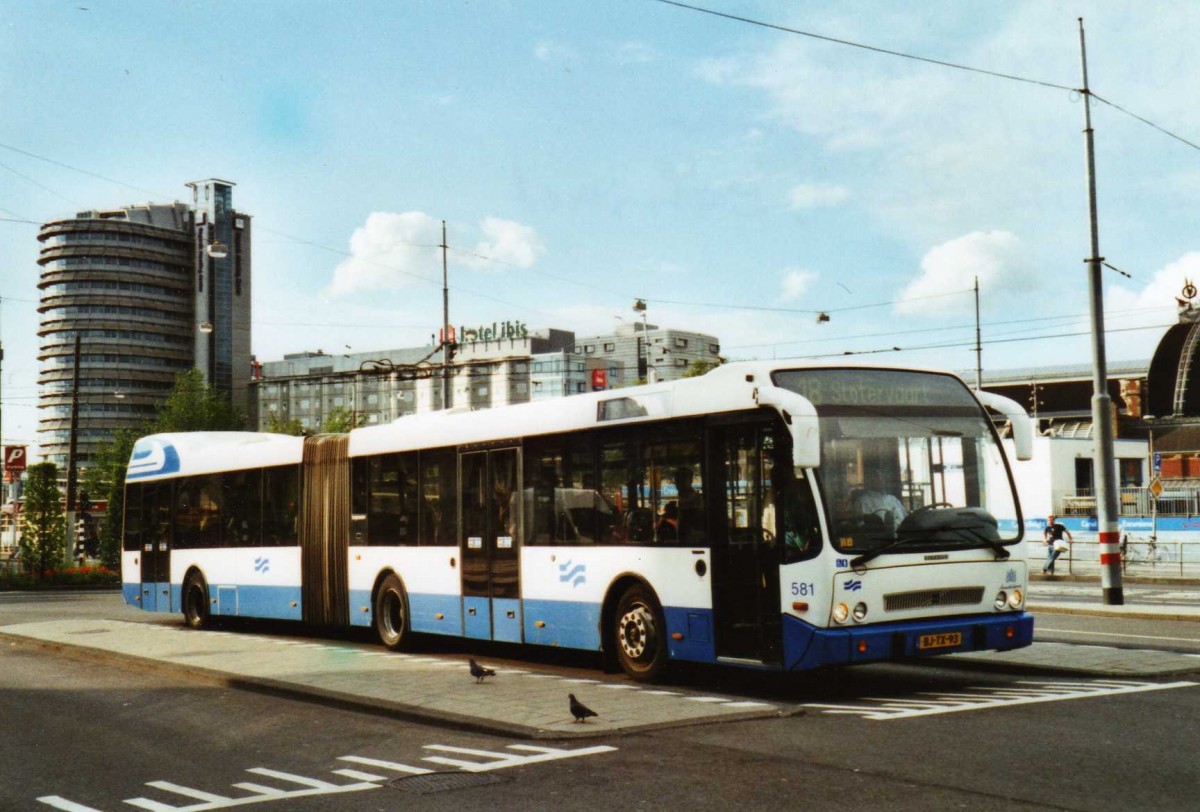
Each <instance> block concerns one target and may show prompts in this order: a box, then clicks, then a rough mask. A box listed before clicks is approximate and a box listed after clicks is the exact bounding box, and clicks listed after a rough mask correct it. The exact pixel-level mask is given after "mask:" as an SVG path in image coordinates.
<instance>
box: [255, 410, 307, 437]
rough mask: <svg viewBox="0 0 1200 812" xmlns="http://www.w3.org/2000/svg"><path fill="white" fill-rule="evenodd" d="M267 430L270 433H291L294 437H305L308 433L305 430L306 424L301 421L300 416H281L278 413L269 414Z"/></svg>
mask: <svg viewBox="0 0 1200 812" xmlns="http://www.w3.org/2000/svg"><path fill="white" fill-rule="evenodd" d="M265 431H266V432H267V433H269V434H290V435H292V436H293V437H303V436H304V435H305V434H306V433H307V432H305V430H304V424H303V423H301V422H300V418H298V417H280V416H279V415H277V414H269V415H267V427H266V429H265Z"/></svg>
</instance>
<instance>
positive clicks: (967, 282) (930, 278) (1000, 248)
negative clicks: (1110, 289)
mask: <svg viewBox="0 0 1200 812" xmlns="http://www.w3.org/2000/svg"><path fill="white" fill-rule="evenodd" d="M976 276H978V277H979V290H980V297H981V300H982V301H985V302H987V303H988V306H989V309H994V308H996V307H998V306H999V305H1001V304H1003V303H1005V302H1011V301H1012V300H1013V299H1014V298H1016V297H1017V296H1020V297H1028V296H1029V294H1030V293H1032V292H1033V291H1035V290H1036V289H1037V288H1039V287H1040V286H1041V280H1040V279H1039V277H1038V275H1037V273H1036V272H1035V270H1034V268H1033V266H1032V264H1031V263H1030V262H1029V260H1028V259H1027V257H1026V255H1025V249H1024V248H1023V246H1022V245H1021V241H1020V240H1019V239H1018V238H1017V235H1015V234H1013V233H1012V232H1010V231H973V232H971V233H970V234H965V235H963V236H961V237H956V238H955V239H953V240H950V241H948V242H944V243H942V244H941V245H938V246H935V247H934V248H931V249H930V250H929V251H928V253H926V254H925V256H924V257H922V258H921V273H920V274H919V275H918V276H917V278H916V279H914V280H913V281H911V282H909V283H908V285H906V286H905V288H904V289H903V290H902V291H901V292H900V296H899V297H898V298H899V301H898V302H897V303H896V305H895V309H896V312H897V313H903V314H907V315H917V314H930V313H945V312H949V311H952V310H954V309H957V308H959V307H966V305H965V304H963V303H965V302H966V301H967V299H966V297H965V296H964V297H963V303H960V302H958V300H957V299H955V300H951V298H950V297H948V296H945V295H944V294H950V293H955V292H958V291H966V290H969V289H971V288H972V287H973V286H974V278H975V277H976ZM1026 301H1028V299H1026Z"/></svg>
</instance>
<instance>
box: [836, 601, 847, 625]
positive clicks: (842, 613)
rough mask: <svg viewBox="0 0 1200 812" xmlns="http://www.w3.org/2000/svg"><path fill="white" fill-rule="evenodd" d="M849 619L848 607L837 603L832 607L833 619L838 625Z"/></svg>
mask: <svg viewBox="0 0 1200 812" xmlns="http://www.w3.org/2000/svg"><path fill="white" fill-rule="evenodd" d="M848 617H850V607H849V606H847V605H846V604H844V603H839V604H838V605H837V606H835V607H833V619H834V620H836V621H837V622H838V623H845V622H846V618H848Z"/></svg>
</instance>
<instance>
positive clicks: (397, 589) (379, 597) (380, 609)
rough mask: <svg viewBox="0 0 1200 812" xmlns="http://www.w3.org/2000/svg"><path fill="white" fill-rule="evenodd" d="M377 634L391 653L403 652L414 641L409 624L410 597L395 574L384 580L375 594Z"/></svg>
mask: <svg viewBox="0 0 1200 812" xmlns="http://www.w3.org/2000/svg"><path fill="white" fill-rule="evenodd" d="M375 633H376V634H377V635H379V642H381V643H383V645H384V646H385V647H386V648H387V649H389V650H390V651H403V650H404V649H406V648H408V646H409V644H410V642H411V640H412V632H411V631H410V629H409V622H408V595H406V594H405V592H404V584H402V583H401V582H400V579H399V578H397V577H396V576H395V575H394V574H393V575H389V576H388V577H387V578H384V579H383V583H382V584H380V585H379V591H378V592H376V593H375Z"/></svg>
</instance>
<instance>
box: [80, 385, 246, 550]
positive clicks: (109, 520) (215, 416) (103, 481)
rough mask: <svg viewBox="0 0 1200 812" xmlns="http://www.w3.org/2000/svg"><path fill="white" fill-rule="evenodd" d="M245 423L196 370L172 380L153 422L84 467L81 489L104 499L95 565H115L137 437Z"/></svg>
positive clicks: (125, 432)
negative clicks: (130, 461)
mask: <svg viewBox="0 0 1200 812" xmlns="http://www.w3.org/2000/svg"><path fill="white" fill-rule="evenodd" d="M245 427H246V418H245V417H244V416H243V415H242V413H241V412H240V411H238V409H236V408H235V407H234V406H233V404H231V403H230V402H229V401H228V400H227V399H226V398H225V396H224V395H222V394H221V393H220V392H218V391H217V390H216V389H215V388H213V387H212V386H211V385H209V384H208V383H206V382H205V381H204V375H203V373H201V372H200V370H198V369H191V370H189V371H187V372H181V373H179V374H178V375H176V376H175V385H174V387H172V389H171V392H170V393H169V394H168V395H167V399H166V400H165V401H164V402H163V403H162V405H160V406H159V407H158V415H157V416H156V417H155V419H154V420H153V421H149V422H146V423H143V424H142V425H141V426H139V427H137V428H135V429H122V430H120V431H117V432H115V433H114V434H113V440H112V442H111V443H109V444H108V445H106V446H103V447H102V448H100V449H99V451H97V452H96V454H95V457H94V459H93V460H92V463H91V465H90V466H89V467H88V470H87V475H86V478H85V480H84V482H85V487H86V488H87V490H88V492H89V493H91V494H92V495H93V497H97V496H100V495H101V494H103V497H102V498H105V499H107V500H108V510H107V511H106V513H105V515H104V527H103V529H102V530H101V532H100V560H101V563H103V564H104V566H106V567H109V568H112V569H116V568H117V567H118V566H120V563H121V541H122V540H121V533H122V530H123V527H124V518H125V470H126V468H127V467H128V466H129V457H130V455H131V454H132V453H133V445H134V443H136V442H137V439H138V438H139V437H142V436H145V435H147V434H160V433H163V432H175V431H241V430H243V429H244V428H245Z"/></svg>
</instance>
